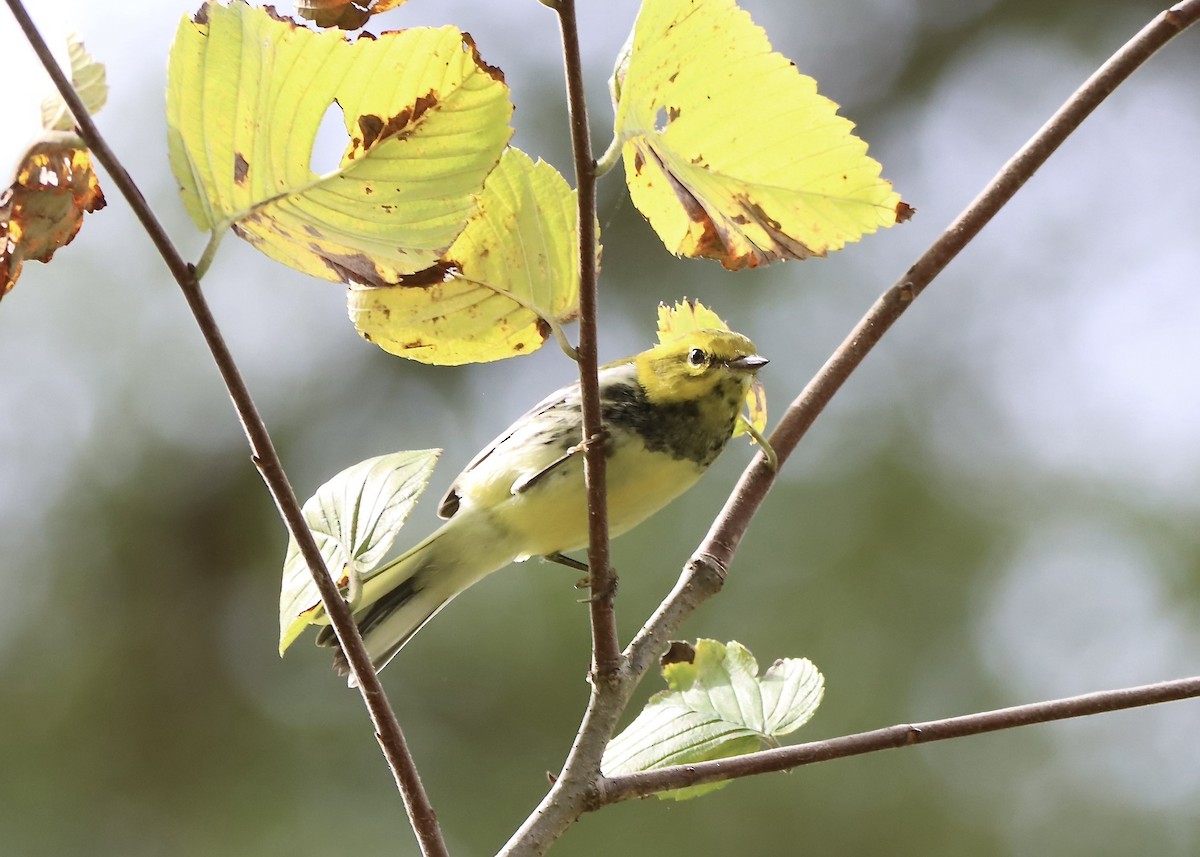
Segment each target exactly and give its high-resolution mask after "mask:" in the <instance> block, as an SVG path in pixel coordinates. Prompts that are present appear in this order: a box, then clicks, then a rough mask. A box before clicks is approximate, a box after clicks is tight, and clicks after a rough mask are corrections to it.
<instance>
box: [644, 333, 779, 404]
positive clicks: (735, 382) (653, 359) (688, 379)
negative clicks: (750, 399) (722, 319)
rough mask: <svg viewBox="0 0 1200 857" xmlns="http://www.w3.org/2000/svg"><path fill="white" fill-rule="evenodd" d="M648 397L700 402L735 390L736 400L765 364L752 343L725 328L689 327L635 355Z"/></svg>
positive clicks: (660, 399) (672, 400) (655, 401)
mask: <svg viewBox="0 0 1200 857" xmlns="http://www.w3.org/2000/svg"><path fill="white" fill-rule="evenodd" d="M635 362H636V364H637V374H638V381H639V383H641V385H642V386H643V387H644V388H645V390H646V393H647V395H648V397H649V399H650V401H651V402H654V403H661V402H679V401H697V402H703V401H706V400H708V399H710V397H713V396H714V394H715V395H716V397H717V398H721V399H723V398H726V396H729V395H733V394H734V393H735V392H736V400H737V401H738V402H739V403H740V401H741V399H742V397H743V396H745V395H746V390H747V389H748V388H749V386H750V382H751V380H752V379H753V377H754V373H755V372H757V371H758V370H759V369H760V368H762V367H763V366H765V365H766V363H767V360H766V358H764V357H760V356H759V355H758V354H757V352H756V349H755V347H754V343H753V342H751V341H750V340H749V339H747V338H746V337H745V336H742V334H740V333H734V332H733V331H730V330H693V331H689V332H688V333H686V334H684V335H682V336H680V337H679V338H678V339H674V340H671V341H669V342H665V343H662V344H661V345H656V346H655V347H654V348H651V349H650V350H649V351H644V352H642V353H641V354H639V355H638V356H637V357H636V358H635Z"/></svg>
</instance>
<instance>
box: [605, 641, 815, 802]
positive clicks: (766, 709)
mask: <svg viewBox="0 0 1200 857" xmlns="http://www.w3.org/2000/svg"><path fill="white" fill-rule="evenodd" d="M663 677H664V678H665V679H666V681H667V687H668V688H669V689H668V690H665V691H661V692H659V693H657V694H655V695H654V696H652V697H651V698H650V701H649V702H648V703H646V707H645V708H644V709H642V711H641V713H640V714H638V716H637V717H636V718H635V719H634V721H633V722H632V723H630V724H629V726H628V727H627V728H626V729H625V730H624V731H623V732H622V733H621V734H620V735H618V736H617V737H616V738H614V739H613V740H612V742H611V743H610V744H609V745H608V748H607V749H606V750H605V752H604V758H603V759H602V760H601V763H600V766H601V768H602V770H603V771H604V773H605V774H606V775H609V776H613V775H616V774H628V773H635V772H637V771H649V770H654V769H655V768H663V767H666V766H668V765H688V764H694V763H696V762H706V761H711V760H713V759H725V758H729V757H730V756H737V755H741V754H744V753H749V752H753V751H755V750H759V749H761V748H762V747H763V746H764V745H766V746H776V744H777V741H776V739H777V738H778V737H779V736H782V735H786V734H788V733H790V732H794V731H795V730H796V729H799V728H800V727H801V726H803V725H804V724H805V723H807V722H808V720H809V719H810V718H811V717H812V716H813V714H814V713H815V712H816V710H817V706H819V705H820V704H821V698H822V696H823V695H824V692H825V679H824V677H823V676H822V675H821V673H820V672H819V671H818V670H817V668H816V667H815V666H813V664H812V662H811V661H809V660H808V659H806V658H786V659H784V660H779V661H776V662H775V663H774V664H772V665H771V667H770V668H768V669H767V671H766V672H765V673H764V674H763V675H762V676H761V677H759V675H758V663H757V661H755V659H754V656H753V655H752V654H750V652H749V651H748V650H747V649H746V648H745V647H743V646H742V645H741V644H740V643H736V642H731V643H729V644H728V645H723V644H721V643H719V642H717V641H716V640H699V641H697V643H696V647H695V652H694V656H693V658H692V659H691V660H690V661H684V662H679V663H673V664H668V665H667V666H665V667H664V668H663ZM724 785H726V783H724V782H722V783H708V784H705V785H699V786H692V787H689V788H685V789H676V790H674V791H670V792H664V793H663V794H661V795H659V797H662V798H670V799H674V800H686V799H688V798H692V797H697V796H699V795H701V794H705V793H706V792H710V791H715V790H716V789H718V788H721V787H722V786H724Z"/></svg>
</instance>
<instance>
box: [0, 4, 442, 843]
mask: <svg viewBox="0 0 1200 857" xmlns="http://www.w3.org/2000/svg"><path fill="white" fill-rule="evenodd" d="M6 3H7V5H8V7H9V9H10V10H11V12H12V14H13V17H14V18H15V19H16V20H17V24H18V25H19V26H20V28H21V30H22V31H23V32H24V34H25V38H26V39H27V40H28V42H29V44H30V46H31V47H32V48H33V50H34V52H35V53H36V54H37V56H38V59H40V60H41V62H42V65H43V66H44V67H45V69H46V72H47V73H48V74H49V75H50V77H51V79H52V80H53V81H54V85H55V86H56V87H57V88H58V91H59V92H60V93H61V95H62V97H63V101H65V102H66V104H67V106H68V107H70V109H71V112H72V114H73V115H74V117H75V122H76V124H77V126H78V128H79V134H80V136H81V137H83V139H84V140H85V141H86V142H87V144H88V146H89V148H90V149H91V150H92V153H93V154H94V155H95V157H96V160H97V161H98V162H99V163H100V164H101V165H103V167H104V169H105V170H106V171H107V172H108V174H109V176H110V177H111V178H112V180H113V183H114V184H116V185H117V188H118V189H119V190H120V191H121V193H122V195H124V197H125V199H126V201H127V202H128V203H129V206H130V208H131V209H133V212H134V214H135V215H136V216H137V218H138V220H139V221H141V224H142V227H143V229H145V231H146V234H147V235H148V236H149V237H150V240H151V241H152V242H153V243H154V246H155V247H156V248H157V250H158V252H159V255H161V256H162V258H163V261H164V262H166V265H167V268H168V270H169V271H170V272H171V275H172V276H173V277H174V278H175V281H176V282H177V283H178V284H179V288H180V290H181V291H182V292H183V296H184V299H185V300H186V301H187V303H188V307H189V308H190V309H191V311H192V315H193V316H194V317H195V319H196V324H197V326H198V327H199V328H200V332H201V334H202V335H203V336H204V340H205V342H206V343H207V345H208V347H209V351H210V352H211V353H212V357H213V361H214V362H215V363H216V365H217V369H218V371H219V372H220V373H221V378H222V379H223V380H224V382H225V387H226V389H227V390H228V392H229V396H230V398H231V399H232V400H233V406H234V409H235V410H236V411H237V415H238V419H239V420H240V421H241V424H242V429H243V431H244V432H245V434H246V439H247V441H248V442H249V444H250V449H251V453H252V459H253V461H254V463H255V465H256V466H257V467H258V470H259V472H260V473H261V474H262V478H263V481H264V482H266V484H267V488H268V490H269V491H270V492H271V496H272V497H273V498H274V500H275V503H276V505H277V506H278V508H279V511H280V514H281V515H282V516H283V519H284V521H285V523H286V524H287V527H288V529H289V531H290V532H291V534H292V536H293V537H294V538H295V539H296V542H297V544H298V546H299V548H300V551H301V553H302V554H303V555H304V558H305V561H306V562H307V563H308V567H309V571H310V572H311V573H312V575H313V580H314V581H315V582H316V585H317V589H318V590H319V591H320V593H321V600H322V602H323V603H324V605H325V610H326V611H327V612H328V614H329V617H330V620H331V621H332V623H333V626H334V629H335V631H336V633H337V636H338V641H339V642H340V643H341V645H342V649H343V651H345V653H346V656H347V659H348V660H349V662H350V668H351V670H352V671H353V673H354V676H355V678H356V679H357V680H358V684H359V691H360V693H361V694H362V697H363V701H364V702H365V703H366V706H367V710H368V712H369V713H370V716H371V720H372V722H373V723H374V725H375V730H376V735H377V737H378V739H379V743H380V746H381V748H382V749H383V753H384V756H385V758H386V759H387V763H388V766H389V767H390V768H391V770H392V775H393V777H394V778H395V780H396V784H397V786H398V787H399V789H400V792H401V794H402V795H403V797H404V803H405V807H406V808H407V810H408V814H409V820H410V821H411V823H412V826H413V830H414V831H415V832H416V835H417V838H418V840H419V841H420V844H421V849H422V851H423V853H424V854H426V855H439V857H440V855H446V854H447V851H446V844H445V841H444V840H443V838H442V833H441V829H440V827H439V826H438V823H437V816H436V814H435V813H434V811H433V807H432V806H431V805H430V803H429V798H428V795H427V794H426V793H425V790H424V787H423V785H422V784H421V780H420V776H419V775H418V773H417V769H416V764H415V762H414V761H413V758H412V754H411V753H410V752H409V750H408V746H407V743H406V742H405V740H404V734H403V732H402V731H401V729H400V724H399V722H397V720H396V715H395V713H394V712H393V710H392V707H391V704H390V703H389V702H388V699H387V696H386V695H385V694H384V692H383V687H382V686H381V685H380V683H379V677H378V675H376V673H375V670H374V668H373V667H372V666H371V661H370V658H369V656H368V655H367V653H366V650H365V649H364V648H363V643H362V637H361V636H360V635H359V633H358V628H357V626H356V625H355V624H354V619H353V617H352V616H351V614H350V610H349V608H348V607H347V606H346V603H345V601H343V600H342V597H341V596H340V595H339V593H338V590H337V587H336V585H335V584H334V583H333V581H332V579H331V578H330V576H329V574H328V573H327V572H326V569H325V563H324V560H323V559H322V557H321V552H320V550H319V549H318V548H317V545H316V542H315V541H314V540H313V536H312V533H311V532H310V531H309V529H308V526H307V525H306V524H305V521H304V516H303V513H302V512H301V510H300V504H299V502H298V501H297V499H296V495H295V492H294V491H293V490H292V486H291V484H290V483H289V482H288V479H287V476H286V474H285V473H284V470H283V464H282V462H281V461H280V459H279V455H278V453H277V452H276V451H275V446H274V444H273V443H272V441H271V436H270V434H269V433H268V432H267V428H266V424H265V423H264V422H263V420H262V417H261V416H260V415H259V413H258V409H257V407H256V406H255V404H254V400H253V399H252V398H251V396H250V391H249V389H248V388H247V387H246V384H245V381H244V380H243V378H242V376H241V372H240V371H239V370H238V368H237V364H236V363H235V362H234V359H233V355H232V354H231V353H230V351H229V348H228V346H227V345H226V343H225V339H224V337H223V336H222V334H221V331H220V328H219V327H218V326H217V322H216V319H215V318H214V317H213V315H212V311H211V310H210V308H209V306H208V302H207V301H206V300H205V298H204V295H203V293H202V292H201V290H200V285H199V281H198V280H197V278H196V272H195V269H194V268H193V267H192V266H191V265H189V264H188V263H187V262H185V261H184V260H183V257H182V256H181V255H180V254H179V252H178V250H176V248H175V246H174V244H173V243H172V242H171V239H170V238H169V237H168V235H167V233H166V230H165V229H163V226H162V224H161V223H160V222H159V221H158V218H157V217H155V215H154V212H153V210H152V209H151V208H150V206H149V204H148V203H147V202H146V199H145V197H144V196H143V195H142V193H141V191H140V190H139V189H138V187H137V185H136V184H135V183H134V181H133V179H132V178H131V177H130V175H129V173H128V171H127V170H126V169H125V167H124V166H123V165H122V164H121V162H120V160H119V159H118V158H117V156H116V154H115V153H114V152H113V151H112V149H111V148H109V146H108V144H107V142H106V141H105V140H104V138H103V137H102V136H101V134H100V131H99V129H98V128H97V127H96V124H95V123H94V122H93V121H92V118H91V116H90V115H88V112H87V109H86V108H85V107H84V105H83V103H82V101H81V100H80V99H79V96H78V94H77V93H76V92H75V90H74V88H73V87H72V85H71V83H70V81H68V80H67V78H66V76H65V75H64V74H63V73H62V70H61V69H60V68H59V67H58V63H57V62H56V61H55V60H54V57H53V56H52V54H51V53H50V50H49V48H48V47H47V46H46V42H45V40H44V39H43V38H42V36H41V34H40V33H39V32H38V30H37V28H36V27H35V25H34V23H33V21H32V20H31V19H30V17H29V14H28V12H27V11H26V10H25V7H24V6H23V5H22V3H21V0H6Z"/></svg>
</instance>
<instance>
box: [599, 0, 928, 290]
mask: <svg viewBox="0 0 1200 857" xmlns="http://www.w3.org/2000/svg"><path fill="white" fill-rule="evenodd" d="M611 90H612V93H613V97H614V100H615V101H616V105H617V109H616V126H615V131H616V136H617V140H618V142H619V143H620V144H621V152H622V156H623V159H624V162H625V180H626V182H627V183H628V185H629V193H630V196H631V198H632V199H633V202H634V205H636V206H637V207H638V209H639V210H640V211H641V212H642V214H643V215H645V217H646V218H647V219H648V220H649V221H650V224H651V226H653V227H654V230H655V231H656V232H657V233H658V235H659V237H660V238H661V239H662V241H663V243H664V244H665V245H666V247H667V249H668V250H670V251H671V252H672V253H675V254H676V255H683V256H690V257H698V256H703V257H708V258H711V259H717V260H719V261H720V262H721V264H722V265H724V266H725V267H726V268H729V269H734V270H736V269H739V268H746V267H751V268H752V267H756V266H758V265H765V264H768V263H770V262H772V261H775V260H777V259H803V258H806V257H808V256H823V255H825V254H826V253H827V252H829V251H830V250H838V249H840V248H841V247H842V246H843V245H844V244H845V243H846V242H848V241H857V240H858V239H859V238H860V237H861V236H862V235H864V234H866V233H869V232H874V231H875V230H876V229H878V228H880V227H884V226H891V225H892V224H893V223H896V222H897V213H898V211H899V212H900V214H901V216H902V217H907V216H908V214H911V209H910V208H908V206H906V205H904V204H903V203H901V202H900V197H899V196H898V195H897V194H896V193H895V192H894V191H893V190H892V186H891V184H890V183H889V182H887V181H885V180H883V179H881V178H880V176H879V173H880V166H879V164H878V163H877V162H876V161H874V160H872V159H871V158H869V157H867V144H866V143H864V142H863V141H862V140H860V139H859V138H857V137H855V136H854V135H853V134H852V133H851V129H852V128H853V127H854V125H853V124H852V123H851V122H850V121H849V120H847V119H844V118H842V117H839V116H838V115H837V105H836V104H834V103H833V102H832V101H830V100H829V99H827V98H825V97H823V96H821V95H818V94H817V85H816V82H815V81H814V80H813V79H812V78H810V77H806V76H805V75H802V74H800V73H799V72H798V71H797V70H796V67H795V65H794V64H792V63H791V62H789V61H788V60H787V59H786V58H784V57H782V56H780V55H779V54H777V53H774V52H773V51H772V50H771V45H770V43H769V42H768V41H767V37H766V34H765V33H764V32H763V31H762V29H760V28H759V27H758V26H756V25H755V24H754V22H753V21H752V20H751V19H750V16H749V14H747V13H746V12H745V11H743V10H742V9H739V8H738V7H737V5H736V4H735V3H734V2H733V0H654V2H645V3H643V4H642V8H641V11H640V12H639V14H638V19H637V23H636V24H635V26H634V30H633V33H632V35H631V36H630V40H629V42H628V43H627V44H626V47H625V48H624V49H623V51H622V53H621V55H620V57H619V59H618V61H617V66H616V71H615V72H614V75H613V80H612V84H611Z"/></svg>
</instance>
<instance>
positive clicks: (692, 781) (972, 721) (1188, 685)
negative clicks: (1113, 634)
mask: <svg viewBox="0 0 1200 857" xmlns="http://www.w3.org/2000/svg"><path fill="white" fill-rule="evenodd" d="M1198 696H1200V676H1193V677H1191V678H1183V679H1175V680H1173V681H1165V682H1161V683H1159V684H1148V685H1142V686H1141V687H1127V688H1122V689H1120V690H1106V691H1101V692H1099V693H1089V694H1085V695H1083V696H1072V697H1068V698H1066V699H1055V700H1051V701H1049V702H1035V703H1033V704H1031V705H1017V706H1013V707H1012V708H1001V709H998V710H996V711H984V712H980V713H978V714H968V715H965V716H963V717H949V718H946V719H945V720H931V721H929V722H928V723H910V724H901V725H897V726H889V727H887V728H886V729H875V730H873V731H871V732H860V733H858V734H857V735H844V736H842V737H840V738H830V739H829V740H827V741H813V742H811V743H808V744H797V745H795V746H793V747H779V748H777V749H774V750H763V751H762V752H759V753H747V754H746V755H744V756H735V757H733V758H731V759H721V760H719V761H715V762H701V763H698V764H695V765H673V766H671V767H669V768H660V769H658V770H656V771H643V772H641V773H637V774H623V775H621V776H615V777H607V778H605V779H604V780H602V781H601V783H600V800H599V802H598V804H597V806H596V808H597V809H598V808H599V807H600V806H606V805H608V804H610V803H616V802H618V801H622V800H628V799H629V798H634V797H644V796H646V795H651V794H656V793H659V792H664V791H669V790H671V789H678V788H683V787H685V786H695V785H701V784H703V783H715V782H720V781H722V780H732V779H737V778H739V777H748V776H752V775H754V774H766V773H773V772H776V771H789V770H791V769H793V768H798V767H800V766H801V765H811V764H813V763H814V762H827V761H829V760H831V759H843V758H846V757H847V756H861V755H863V754H864V753H874V752H877V751H879V750H894V749H896V748H898V747H908V746H912V745H914V744H928V743H931V742H933V741H946V740H949V739H951V738H963V737H966V736H968V735H982V734H984V733H986V732H998V731H1000V730H1002V729H1015V728H1017V727H1019V726H1032V725H1034V724H1037V723H1050V722H1052V721H1055V720H1066V719H1068V718H1071V717H1087V716H1089V715H1092V714H1102V713H1105V712H1109V711H1121V710H1123V709H1126V708H1137V707H1139V706H1144V705H1157V704H1160V703H1163V702H1175V701H1178V700H1181V699H1193V698H1195V697H1198Z"/></svg>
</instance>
